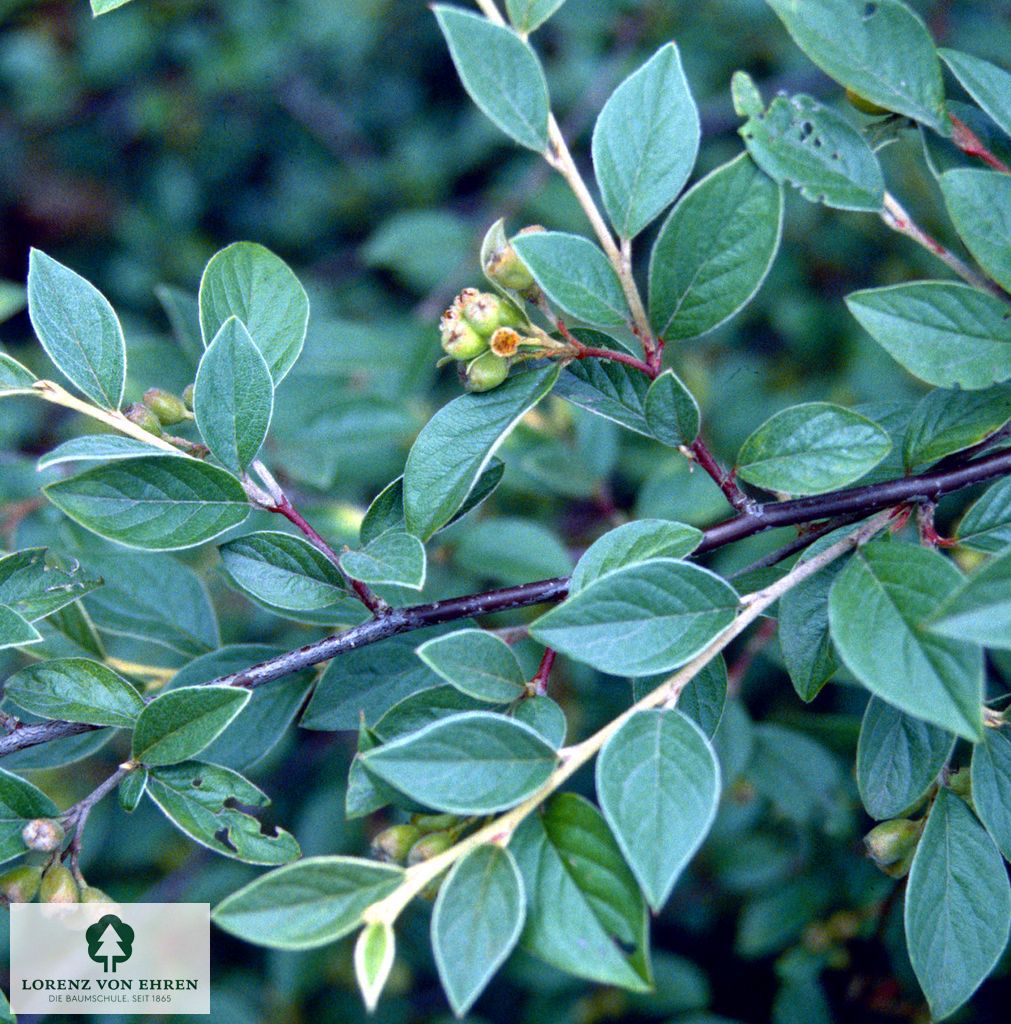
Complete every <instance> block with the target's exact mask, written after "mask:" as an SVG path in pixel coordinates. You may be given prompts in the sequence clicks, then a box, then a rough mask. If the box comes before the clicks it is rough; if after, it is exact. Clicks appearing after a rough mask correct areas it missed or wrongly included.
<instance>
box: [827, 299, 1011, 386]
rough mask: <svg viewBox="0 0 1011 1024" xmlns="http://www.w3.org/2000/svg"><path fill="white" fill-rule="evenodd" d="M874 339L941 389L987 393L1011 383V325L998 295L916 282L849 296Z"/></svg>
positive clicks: (848, 302)
mask: <svg viewBox="0 0 1011 1024" xmlns="http://www.w3.org/2000/svg"><path fill="white" fill-rule="evenodd" d="M846 305H847V306H848V307H849V311H850V312H851V313H852V314H853V315H854V316H855V317H856V318H857V320H859V321H860V325H861V326H862V327H863V328H864V330H865V331H867V333H868V334H870V336H871V337H872V338H873V339H874V340H875V341H876V342H877V343H878V344H879V345H880V346H881V347H882V348H883V349H884V350H885V351H886V352H887V353H888V354H889V355H890V356H891V357H892V358H893V359H895V360H897V361H898V362H899V363H900V364H901V365H902V366H904V367H905V368H906V369H907V370H908V371H909V372H910V373H912V374H914V375H915V376H917V377H919V378H920V380H925V381H926V382H927V383H928V384H935V385H937V386H938V387H945V388H951V387H962V388H986V387H989V386H990V385H991V384H993V383H995V382H996V383H999V382H1001V381H1003V380H1007V379H1008V378H1009V377H1011V320H1009V318H1008V316H1007V306H1006V305H1005V304H1004V303H1003V302H1002V301H1001V300H1000V299H998V298H996V297H995V296H993V295H988V294H986V292H981V291H978V290H977V289H976V288H970V287H969V285H966V284H958V283H955V282H952V281H915V282H913V283H911V284H899V285H892V286H891V287H889V288H868V289H866V290H865V291H860V292H851V293H850V294H849V295H847V296H846Z"/></svg>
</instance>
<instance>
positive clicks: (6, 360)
mask: <svg viewBox="0 0 1011 1024" xmlns="http://www.w3.org/2000/svg"><path fill="white" fill-rule="evenodd" d="M34 383H35V374H34V373H32V372H31V370H29V369H27V368H26V367H24V366H22V365H21V364H20V363H19V362H18V361H17V360H16V359H14V358H12V357H11V356H9V355H7V353H6V352H0V397H2V396H3V395H4V394H6V393H8V392H14V393H16V394H30V393H31V387H32V384H34Z"/></svg>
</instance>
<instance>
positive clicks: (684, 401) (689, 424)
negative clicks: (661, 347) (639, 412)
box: [646, 370, 702, 448]
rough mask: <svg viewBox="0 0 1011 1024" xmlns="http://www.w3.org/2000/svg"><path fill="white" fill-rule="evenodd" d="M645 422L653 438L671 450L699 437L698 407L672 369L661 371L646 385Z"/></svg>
mask: <svg viewBox="0 0 1011 1024" xmlns="http://www.w3.org/2000/svg"><path fill="white" fill-rule="evenodd" d="M646 423H647V424H648V425H649V429H650V430H651V431H652V432H653V436H654V437H655V438H656V439H657V440H658V441H660V442H661V443H662V444H666V445H669V446H670V447H671V448H680V447H682V446H683V445H689V444H691V443H692V441H694V440H695V438H696V437H698V436H699V429H700V428H701V426H702V417H701V415H700V413H699V404H698V402H696V401H695V396H694V395H693V394H692V393H691V392H690V391H689V390H688V388H686V387H685V386H684V384H683V383H682V382H681V379H680V378H679V377H678V376H677V374H675V373H674V371H673V370H664V372H663V373H661V374H660V376H659V377H657V378H656V380H654V381H653V383H652V384H650V386H649V391H647V392H646Z"/></svg>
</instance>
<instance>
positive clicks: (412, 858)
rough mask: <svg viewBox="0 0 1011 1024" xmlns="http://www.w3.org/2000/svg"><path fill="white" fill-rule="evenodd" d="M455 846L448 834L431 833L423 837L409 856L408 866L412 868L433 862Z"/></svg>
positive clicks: (413, 847)
mask: <svg viewBox="0 0 1011 1024" xmlns="http://www.w3.org/2000/svg"><path fill="white" fill-rule="evenodd" d="M452 845H453V837H452V836H451V835H450V834H449V833H448V832H429V833H428V835H426V836H422V837H421V838H420V839H419V840H418V841H417V842H416V843H415V844H414V845H413V846H412V847H411V849H410V852H409V853H408V854H407V866H408V867H412V866H413V865H415V864H420V863H421V862H422V861H424V860H431V859H432V858H433V857H438V856H439V854H440V853H445V852H446V851H447V850H448V849H449V848H450V847H451V846H452Z"/></svg>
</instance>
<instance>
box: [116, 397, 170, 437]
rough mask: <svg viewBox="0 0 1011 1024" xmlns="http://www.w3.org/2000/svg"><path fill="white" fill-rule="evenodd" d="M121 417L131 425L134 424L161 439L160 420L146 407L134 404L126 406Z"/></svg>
mask: <svg viewBox="0 0 1011 1024" xmlns="http://www.w3.org/2000/svg"><path fill="white" fill-rule="evenodd" d="M123 415H124V416H126V418H127V419H128V420H129V421H130V422H131V423H136V424H137V426H138V427H143V428H144V429H145V430H146V431H147V432H148V433H149V434H154V436H155V437H161V435H162V429H161V420H160V419H158V417H157V416H155V414H154V413H153V412H151V410H150V409H149V408H148V407H147V406H146V405H141V404H140V402H134V403H133V405H130V406H127V409H126V411H125V412H124V414H123Z"/></svg>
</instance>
